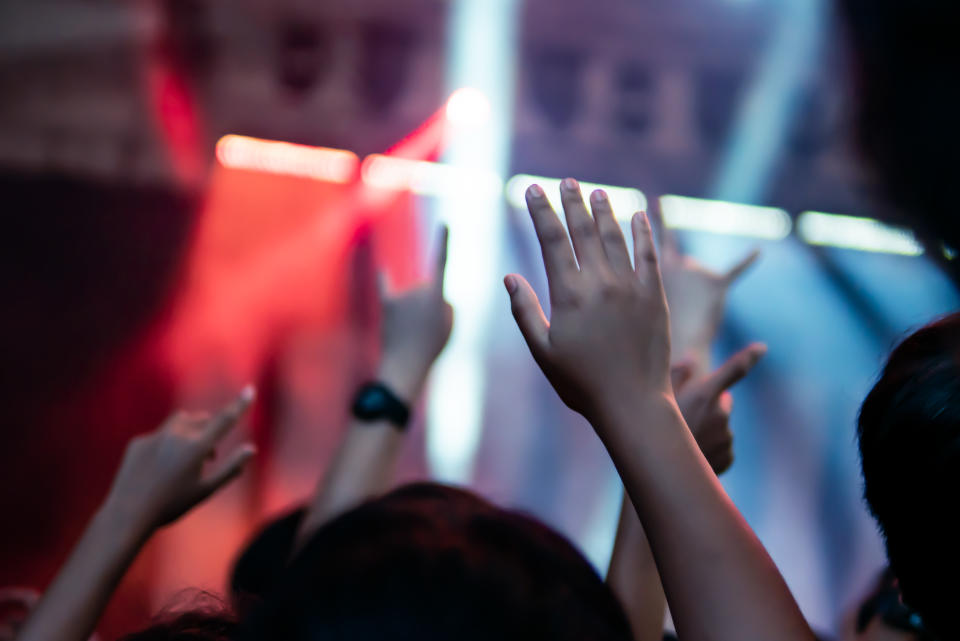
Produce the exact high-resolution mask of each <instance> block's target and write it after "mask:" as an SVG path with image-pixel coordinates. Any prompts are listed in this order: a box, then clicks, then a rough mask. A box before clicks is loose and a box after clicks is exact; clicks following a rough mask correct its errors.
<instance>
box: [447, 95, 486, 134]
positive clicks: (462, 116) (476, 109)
mask: <svg viewBox="0 0 960 641" xmlns="http://www.w3.org/2000/svg"><path fill="white" fill-rule="evenodd" d="M490 114H491V107H490V99H489V98H487V96H486V94H484V93H483V92H482V91H480V90H479V89H474V88H473V87H463V88H462V89H457V90H456V91H454V92H453V94H452V95H451V96H450V99H449V100H447V121H449V122H450V123H451V124H453V125H456V126H459V127H470V126H478V125H483V124H486V123H487V122H489V120H490Z"/></svg>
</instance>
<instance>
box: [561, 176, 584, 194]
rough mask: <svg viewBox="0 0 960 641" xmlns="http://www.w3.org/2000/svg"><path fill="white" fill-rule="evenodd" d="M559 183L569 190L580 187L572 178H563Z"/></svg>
mask: <svg viewBox="0 0 960 641" xmlns="http://www.w3.org/2000/svg"><path fill="white" fill-rule="evenodd" d="M561 184H562V185H563V188H564V189H567V190H569V191H574V190H576V189H580V185H579V184H578V183H577V181H576V180H574V179H573V178H564V179H563V182H562V183H561Z"/></svg>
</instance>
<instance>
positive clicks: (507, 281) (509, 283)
mask: <svg viewBox="0 0 960 641" xmlns="http://www.w3.org/2000/svg"><path fill="white" fill-rule="evenodd" d="M503 285H504V287H506V288H507V293H508V294H510V295H511V296H512V295H513V293H514V292H516V291H517V279H516V278H514V277H513V276H506V277H505V278H504V279H503Z"/></svg>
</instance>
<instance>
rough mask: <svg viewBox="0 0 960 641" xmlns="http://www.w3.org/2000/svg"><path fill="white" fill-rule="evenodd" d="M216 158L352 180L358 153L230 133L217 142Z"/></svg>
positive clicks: (304, 175)
mask: <svg viewBox="0 0 960 641" xmlns="http://www.w3.org/2000/svg"><path fill="white" fill-rule="evenodd" d="M217 160H218V161H220V164H221V165H223V166H224V167H229V168H231V169H248V170H251V171H262V172H266V173H270V174H285V175H288V176H300V177H302V178H312V179H314V180H325V181H327V182H335V183H348V182H351V181H352V180H353V179H354V177H355V176H356V173H357V167H358V166H359V164H360V159H359V158H357V155H356V154H355V153H353V152H352V151H347V150H345V149H328V148H326V147H310V146H307V145H295V144H293V143H289V142H280V141H277V140H261V139H259V138H249V137H247V136H237V135H233V134H231V135H227V136H224V137H223V138H221V139H220V140H219V141H218V142H217Z"/></svg>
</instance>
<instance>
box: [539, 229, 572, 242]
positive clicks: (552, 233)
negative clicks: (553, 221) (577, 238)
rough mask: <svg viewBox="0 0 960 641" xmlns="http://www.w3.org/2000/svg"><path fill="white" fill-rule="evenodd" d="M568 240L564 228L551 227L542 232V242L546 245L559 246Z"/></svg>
mask: <svg viewBox="0 0 960 641" xmlns="http://www.w3.org/2000/svg"><path fill="white" fill-rule="evenodd" d="M566 240H567V232H565V231H563V227H560V226H555V225H551V226H549V227H545V228H544V229H543V230H542V231H541V232H540V241H541V242H542V243H543V244H544V245H558V244H560V243H564V242H566Z"/></svg>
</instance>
